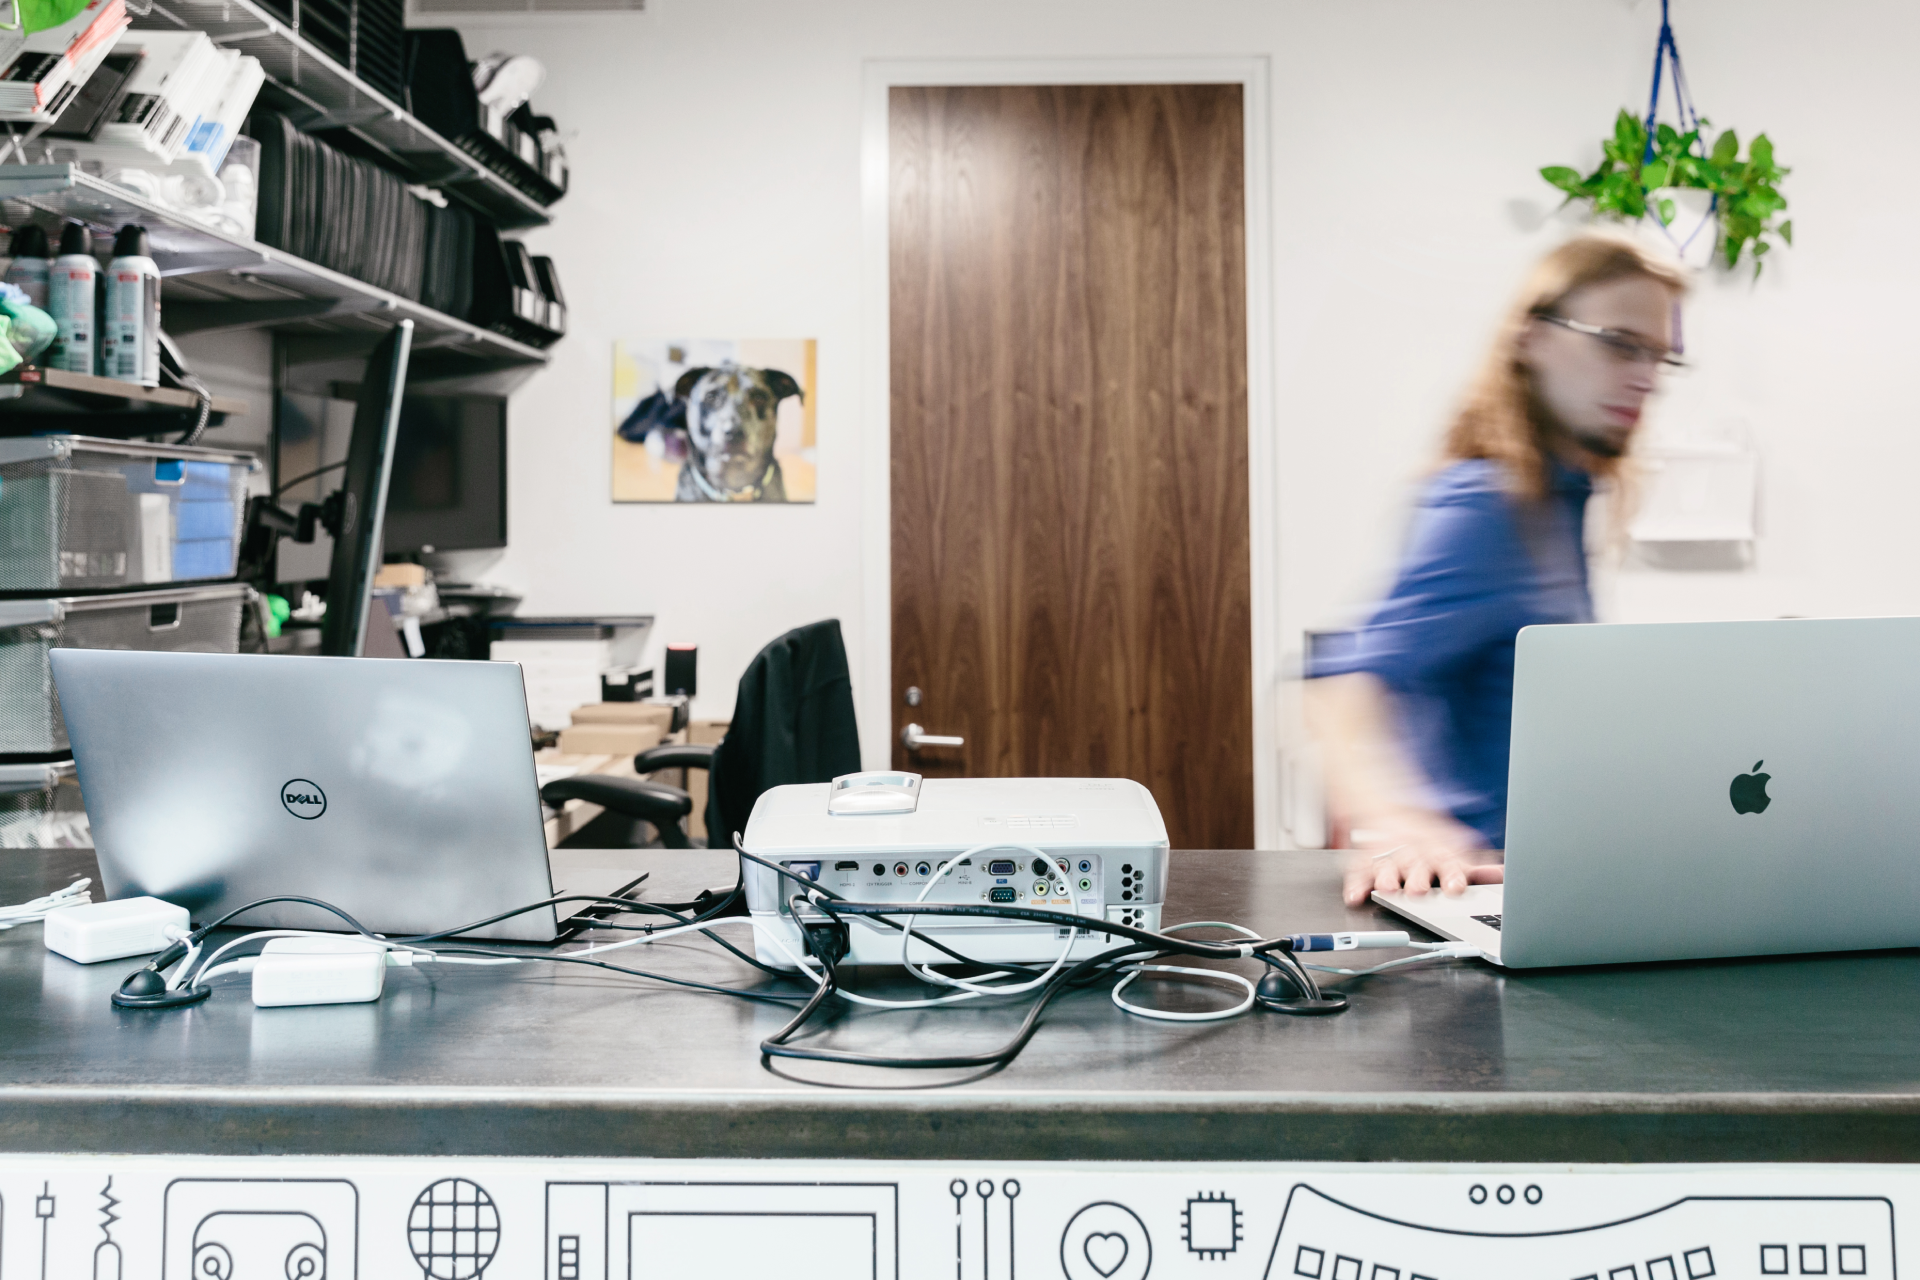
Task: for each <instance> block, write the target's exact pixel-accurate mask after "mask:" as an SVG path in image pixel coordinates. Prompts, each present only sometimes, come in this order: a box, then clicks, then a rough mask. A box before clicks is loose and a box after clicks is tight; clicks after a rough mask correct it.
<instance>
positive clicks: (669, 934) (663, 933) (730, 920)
mask: <svg viewBox="0 0 1920 1280" xmlns="http://www.w3.org/2000/svg"><path fill="white" fill-rule="evenodd" d="M750 923H753V921H752V918H751V917H749V916H721V917H719V918H718V919H714V920H702V921H700V922H699V923H698V924H677V925H674V926H673V927H672V928H670V929H655V930H653V931H652V932H651V933H644V934H641V935H640V936H639V937H635V938H622V939H621V940H620V941H618V942H596V943H594V944H593V945H592V946H588V947H578V948H576V949H574V950H572V951H560V952H556V953H555V954H557V955H562V956H593V955H599V954H600V953H601V952H603V951H619V950H621V949H623V948H625V947H643V946H647V945H648V944H650V943H655V942H664V941H666V940H667V939H668V938H677V937H679V936H680V935H681V934H683V933H699V932H700V931H701V930H703V929H717V928H719V927H720V926H721V925H723V924H750Z"/></svg>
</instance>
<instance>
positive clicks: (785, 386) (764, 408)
mask: <svg viewBox="0 0 1920 1280" xmlns="http://www.w3.org/2000/svg"><path fill="white" fill-rule="evenodd" d="M674 393H675V394H676V395H677V396H679V397H680V398H681V399H682V400H684V401H685V402H686V415H687V419H686V420H687V441H688V443H689V444H690V445H691V446H692V450H693V456H692V457H691V458H689V459H688V460H687V464H686V465H688V466H690V467H698V468H699V469H700V473H701V474H702V475H703V476H705V477H706V479H707V481H708V483H710V484H712V485H713V486H714V487H715V488H716V489H720V490H722V491H726V492H731V491H736V490H741V489H746V488H749V487H751V486H753V485H756V484H758V483H760V481H761V479H762V477H764V476H765V475H766V472H767V466H768V464H769V463H771V462H772V461H773V439H774V434H775V430H776V428H777V426H778V423H779V417H780V402H781V401H782V400H784V399H786V398H787V397H788V396H797V395H800V394H801V392H800V384H799V383H797V382H795V381H794V380H793V378H792V376H791V375H789V374H786V373H783V372H781V371H780V370H778V369H749V368H746V367H744V366H741V365H737V364H723V365H720V366H719V367H718V368H713V369H689V370H687V371H686V372H685V373H683V374H681V375H680V379H679V381H678V382H677V383H676V384H675V385H674Z"/></svg>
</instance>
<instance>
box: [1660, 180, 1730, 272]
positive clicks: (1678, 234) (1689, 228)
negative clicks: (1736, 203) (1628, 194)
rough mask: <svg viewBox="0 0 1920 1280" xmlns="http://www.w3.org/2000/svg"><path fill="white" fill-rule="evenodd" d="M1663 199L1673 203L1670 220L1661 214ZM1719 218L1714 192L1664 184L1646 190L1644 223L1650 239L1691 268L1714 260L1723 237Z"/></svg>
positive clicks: (1708, 263)
mask: <svg viewBox="0 0 1920 1280" xmlns="http://www.w3.org/2000/svg"><path fill="white" fill-rule="evenodd" d="M1662 201H1672V202H1673V220H1672V221H1671V222H1667V221H1665V220H1664V219H1662V218H1661V217H1660V205H1661V202H1662ZM1718 220H1719V213H1718V212H1717V211H1716V210H1715V209H1714V207H1713V193H1712V192H1711V191H1702V190H1701V189H1700V188H1698V187H1661V188H1659V189H1658V190H1656V191H1651V192H1648V193H1647V216H1646V218H1645V219H1644V222H1645V224H1646V228H1645V229H1646V231H1647V233H1648V239H1650V240H1652V241H1653V242H1654V243H1656V244H1658V245H1660V246H1662V247H1664V248H1665V249H1666V250H1667V252H1669V253H1671V254H1673V255H1674V256H1675V257H1677V258H1679V259H1680V260H1681V261H1682V262H1685V263H1686V264H1687V265H1688V266H1690V267H1706V266H1709V265H1710V264H1711V263H1712V262H1713V247H1714V245H1715V244H1716V243H1717V242H1718V241H1719V238H1720V236H1719V228H1718V227H1717V226H1716V225H1715V224H1716V222H1717V221H1718Z"/></svg>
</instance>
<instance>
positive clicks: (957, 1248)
mask: <svg viewBox="0 0 1920 1280" xmlns="http://www.w3.org/2000/svg"><path fill="white" fill-rule="evenodd" d="M947 1194H948V1195H950V1196H952V1197H953V1274H954V1280H1017V1276H1016V1274H1015V1271H1014V1246H1015V1245H1016V1243H1017V1240H1016V1237H1015V1230H1014V1229H1015V1216H1016V1209H1017V1206H1018V1203H1019V1200H1020V1182H1019V1179H1017V1178H1007V1179H1005V1180H1004V1181H1002V1182H1000V1183H998V1184H996V1183H995V1182H994V1180H993V1179H992V1178H981V1179H978V1180H977V1181H972V1182H970V1181H968V1180H967V1179H965V1178H955V1179H953V1181H951V1182H949V1183H948V1184H947ZM976 1199H977V1200H978V1202H979V1203H978V1207H975V1203H974V1202H975V1200H976Z"/></svg>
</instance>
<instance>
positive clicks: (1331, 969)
mask: <svg viewBox="0 0 1920 1280" xmlns="http://www.w3.org/2000/svg"><path fill="white" fill-rule="evenodd" d="M1413 945H1414V946H1421V947H1426V948H1428V950H1424V951H1422V952H1421V953H1420V954H1419V955H1417V956H1401V957H1400V958H1399V959H1397V960H1388V961H1387V962H1386V963H1384V964H1376V965H1373V966H1372V967H1370V968H1366V969H1341V968H1338V967H1337V966H1334V965H1330V964H1307V963H1306V962H1305V961H1304V960H1300V959H1299V957H1298V956H1296V957H1294V959H1295V960H1296V961H1298V962H1299V963H1300V965H1301V967H1302V968H1306V969H1316V970H1318V971H1319V972H1321V973H1337V974H1339V975H1340V976H1341V977H1343V978H1364V977H1366V976H1368V975H1369V974H1375V973H1380V972H1383V971H1384V970H1387V969H1397V968H1399V967H1400V966H1402V965H1408V964H1419V963H1421V962H1422V961H1425V960H1472V959H1475V958H1477V957H1478V956H1479V954H1480V948H1478V947H1476V946H1473V945H1472V944H1471V943H1466V942H1427V943H1414V944H1413Z"/></svg>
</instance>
